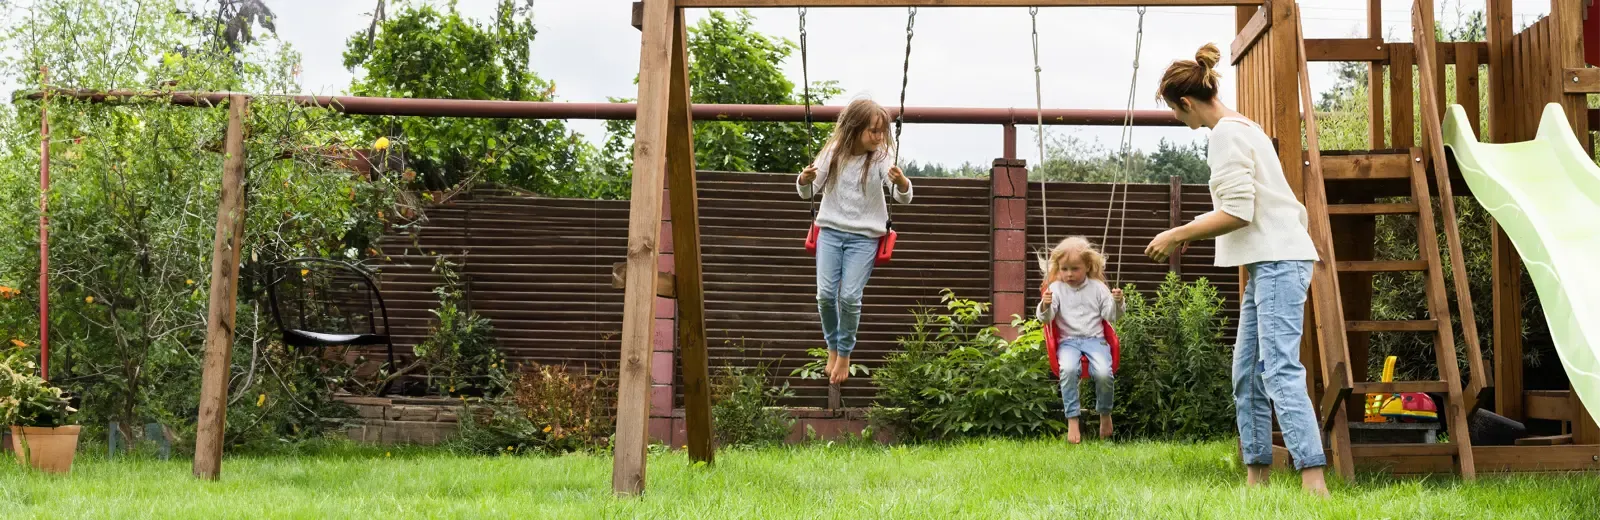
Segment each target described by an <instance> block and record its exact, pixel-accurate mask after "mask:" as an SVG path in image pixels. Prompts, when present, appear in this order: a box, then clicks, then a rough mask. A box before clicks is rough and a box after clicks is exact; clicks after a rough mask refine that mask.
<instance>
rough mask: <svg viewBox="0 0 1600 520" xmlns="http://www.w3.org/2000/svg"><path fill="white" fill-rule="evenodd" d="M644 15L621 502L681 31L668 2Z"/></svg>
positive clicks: (620, 415) (636, 407)
mask: <svg viewBox="0 0 1600 520" xmlns="http://www.w3.org/2000/svg"><path fill="white" fill-rule="evenodd" d="M644 9H645V11H644V29H643V35H642V36H641V40H642V43H641V45H640V49H639V101H638V103H639V110H638V118H637V120H636V122H635V126H634V141H633V187H632V196H631V199H630V202H629V204H628V253H627V255H628V256H627V266H628V267H627V276H626V279H627V287H626V290H625V291H624V294H623V303H622V309H623V312H622V353H621V356H620V366H619V372H618V383H617V428H616V442H615V444H616V446H615V448H614V456H613V458H612V469H611V489H612V491H613V492H614V493H616V494H618V495H638V494H641V493H643V492H644V488H645V455H646V453H645V448H646V446H647V445H648V442H649V438H648V435H649V430H648V428H647V424H648V422H649V419H650V358H651V357H652V354H653V352H652V350H653V349H652V346H653V340H654V334H655V307H656V305H655V298H656V294H655V293H656V291H655V290H654V289H655V288H654V287H653V286H652V285H653V284H654V283H655V282H656V280H657V277H658V276H659V275H658V274H657V273H656V266H657V261H658V258H659V255H660V235H661V199H662V196H661V195H662V193H661V192H662V188H663V184H664V182H663V181H664V179H663V178H662V177H664V174H665V173H666V171H667V141H668V138H667V132H668V130H669V127H668V124H667V111H668V106H669V105H670V103H671V87H670V86H669V85H668V83H669V82H670V79H671V73H672V71H671V68H672V54H671V51H672V39H673V34H674V32H675V31H677V30H679V27H678V23H677V22H678V17H677V16H676V10H675V9H673V6H672V4H671V3H670V2H666V1H654V2H648V3H646V4H645V6H644Z"/></svg>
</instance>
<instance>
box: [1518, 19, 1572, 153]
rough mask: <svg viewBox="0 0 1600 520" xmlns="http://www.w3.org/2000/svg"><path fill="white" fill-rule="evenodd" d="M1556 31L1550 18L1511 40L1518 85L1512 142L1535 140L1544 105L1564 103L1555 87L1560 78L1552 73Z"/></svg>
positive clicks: (1559, 89)
mask: <svg viewBox="0 0 1600 520" xmlns="http://www.w3.org/2000/svg"><path fill="white" fill-rule="evenodd" d="M1554 30H1555V29H1554V26H1553V25H1552V23H1551V21H1550V18H1549V17H1545V18H1541V19H1540V20H1539V21H1538V22H1535V23H1534V24H1533V25H1531V26H1529V27H1528V28H1527V29H1525V30H1523V31H1522V32H1521V33H1518V34H1517V35H1516V36H1513V37H1511V71H1512V72H1511V73H1512V75H1513V78H1515V81H1516V82H1517V85H1516V90H1515V91H1514V92H1515V93H1514V94H1513V95H1512V96H1511V98H1510V101H1511V103H1512V104H1513V108H1512V109H1511V110H1512V112H1513V113H1514V114H1515V115H1516V117H1515V119H1514V120H1513V124H1512V125H1511V135H1510V136H1509V137H1510V138H1511V140H1512V141H1526V140H1530V139H1533V136H1534V134H1535V133H1537V132H1538V129H1539V116H1540V115H1542V114H1543V113H1544V105H1545V104H1547V103H1553V102H1559V101H1561V97H1560V92H1561V87H1560V86H1559V85H1555V84H1554V81H1555V79H1556V78H1555V77H1554V76H1553V75H1552V74H1551V72H1550V71H1551V70H1552V69H1553V68H1554V67H1555V65H1554V64H1553V63H1554V62H1553V60H1555V59H1556V56H1555V54H1554V52H1553V51H1552V47H1553V46H1554V43H1553V42H1554V37H1555V35H1554V32H1553V31H1554Z"/></svg>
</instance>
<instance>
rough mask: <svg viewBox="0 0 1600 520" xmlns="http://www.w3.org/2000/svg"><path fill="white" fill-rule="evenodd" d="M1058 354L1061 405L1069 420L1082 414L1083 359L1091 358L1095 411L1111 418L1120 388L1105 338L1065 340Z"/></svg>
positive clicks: (1090, 371)
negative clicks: (1080, 411) (1079, 389)
mask: <svg viewBox="0 0 1600 520" xmlns="http://www.w3.org/2000/svg"><path fill="white" fill-rule="evenodd" d="M1051 325H1052V326H1053V325H1055V324H1053V323H1052V324H1051ZM1056 353H1057V354H1058V355H1057V357H1056V359H1058V360H1059V362H1060V363H1061V405H1062V407H1063V408H1065V409H1066V411H1067V418H1068V419H1071V418H1074V417H1077V416H1078V413H1079V411H1078V408H1080V405H1079V404H1078V378H1079V377H1080V376H1082V374H1083V373H1082V370H1083V359H1082V357H1083V356H1089V379H1090V380H1092V381H1094V412H1095V413H1097V414H1100V415H1110V414H1111V399H1112V397H1114V396H1115V395H1116V386H1117V385H1116V380H1115V379H1114V377H1113V375H1112V374H1111V345H1108V344H1106V339H1105V338H1066V339H1063V340H1061V346H1060V347H1058V350H1057V351H1056Z"/></svg>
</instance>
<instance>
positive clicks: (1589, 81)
mask: <svg viewBox="0 0 1600 520" xmlns="http://www.w3.org/2000/svg"><path fill="white" fill-rule="evenodd" d="M1561 88H1562V89H1563V90H1564V91H1565V92H1566V93H1568V94H1600V69H1593V68H1582V69H1567V71H1566V73H1565V74H1563V75H1562V79H1561Z"/></svg>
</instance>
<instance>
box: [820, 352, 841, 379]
mask: <svg viewBox="0 0 1600 520" xmlns="http://www.w3.org/2000/svg"><path fill="white" fill-rule="evenodd" d="M838 364H839V353H837V352H834V351H832V350H829V351H828V366H827V368H825V369H823V370H822V373H824V374H827V376H828V382H829V383H834V382H835V381H834V380H833V371H834V367H835V366H837V365H838Z"/></svg>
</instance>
